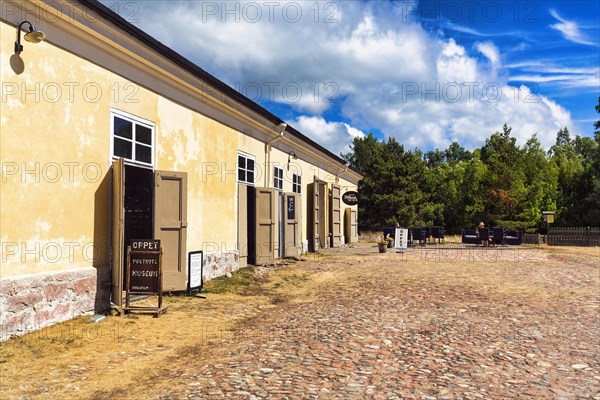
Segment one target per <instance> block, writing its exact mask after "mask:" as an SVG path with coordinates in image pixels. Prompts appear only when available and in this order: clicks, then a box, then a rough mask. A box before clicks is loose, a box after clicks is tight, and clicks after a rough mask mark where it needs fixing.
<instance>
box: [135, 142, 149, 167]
mask: <svg viewBox="0 0 600 400" xmlns="http://www.w3.org/2000/svg"><path fill="white" fill-rule="evenodd" d="M135 160H136V161H141V162H145V163H147V164H151V163H152V148H151V147H148V146H144V145H141V144H136V145H135Z"/></svg>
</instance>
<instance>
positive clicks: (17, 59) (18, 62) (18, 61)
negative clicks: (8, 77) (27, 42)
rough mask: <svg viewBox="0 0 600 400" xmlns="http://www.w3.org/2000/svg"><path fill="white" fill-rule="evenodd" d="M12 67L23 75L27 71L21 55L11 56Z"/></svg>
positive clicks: (15, 71)
mask: <svg viewBox="0 0 600 400" xmlns="http://www.w3.org/2000/svg"><path fill="white" fill-rule="evenodd" d="M10 67H11V68H12V70H13V71H14V73H15V74H17V75H21V74H22V73H23V71H25V63H24V62H23V59H22V58H21V56H20V55H18V54H13V55H12V56H10Z"/></svg>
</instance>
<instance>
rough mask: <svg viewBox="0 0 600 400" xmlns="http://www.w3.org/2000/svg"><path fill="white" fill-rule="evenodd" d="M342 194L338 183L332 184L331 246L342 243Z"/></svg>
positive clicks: (330, 212) (330, 208)
mask: <svg viewBox="0 0 600 400" xmlns="http://www.w3.org/2000/svg"><path fill="white" fill-rule="evenodd" d="M341 206H342V195H341V192H340V187H339V186H338V185H335V184H333V185H331V195H330V198H329V230H330V231H331V235H332V240H333V243H331V246H333V247H340V245H341V244H342V209H341Z"/></svg>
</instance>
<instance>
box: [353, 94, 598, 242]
mask: <svg viewBox="0 0 600 400" xmlns="http://www.w3.org/2000/svg"><path fill="white" fill-rule="evenodd" d="M595 108H596V111H597V112H598V113H600V97H599V98H598V105H597V106H596V107H595ZM594 128H595V131H594V138H593V139H592V138H590V137H580V136H578V135H576V136H575V137H574V138H573V137H571V134H570V133H569V130H568V129H567V128H566V127H565V128H563V129H560V130H559V131H558V132H557V134H556V143H555V144H554V145H553V146H552V147H551V148H550V149H549V150H547V151H546V150H545V149H544V148H543V147H542V146H541V143H540V141H539V140H538V139H537V137H536V135H533V136H531V137H530V138H529V140H527V142H526V143H525V144H524V145H523V146H518V145H517V143H516V138H515V137H513V136H512V135H511V133H512V128H511V127H510V126H508V125H507V124H505V125H504V127H503V128H502V131H501V132H495V133H493V134H492V135H491V136H490V137H488V138H487V139H486V141H485V144H484V145H483V146H482V147H480V148H477V149H475V150H472V151H469V150H466V149H465V148H464V147H462V146H461V145H460V144H459V143H457V142H453V143H452V144H450V146H448V148H447V149H444V150H440V149H435V150H432V151H428V152H422V151H421V150H419V149H415V150H406V149H405V148H404V146H403V145H401V144H400V143H398V142H397V141H396V140H395V139H393V138H390V139H388V140H387V141H379V140H377V138H375V137H374V136H373V134H369V135H368V136H366V137H362V138H359V137H357V138H355V139H354V141H353V144H352V150H351V151H350V152H349V153H347V154H342V157H343V158H344V159H345V160H347V161H348V163H349V164H350V166H351V167H353V168H354V169H356V170H358V171H360V172H361V173H362V174H363V175H364V176H365V178H364V179H363V180H362V181H360V182H359V185H358V187H359V192H360V200H359V214H360V218H359V221H360V226H359V228H360V229H361V230H380V229H381V228H382V227H385V226H393V225H394V224H395V223H396V222H398V223H400V225H401V226H404V227H413V226H434V225H442V226H444V227H445V229H446V231H448V232H452V233H458V232H460V230H461V229H465V228H472V227H474V226H475V225H476V224H477V223H478V222H479V221H484V222H485V223H486V225H487V226H504V227H506V228H509V229H519V230H522V231H525V232H545V231H546V224H545V223H544V222H543V216H542V211H555V212H556V222H555V225H556V226H600V120H599V121H597V122H596V123H595V124H594Z"/></svg>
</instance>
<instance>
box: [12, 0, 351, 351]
mask: <svg viewBox="0 0 600 400" xmlns="http://www.w3.org/2000/svg"><path fill="white" fill-rule="evenodd" d="M18 27H20V28H21V30H18ZM33 27H35V28H33ZM36 29H39V30H40V31H44V32H45V34H46V38H45V40H44V41H42V42H41V43H37V44H33V43H29V42H27V41H25V38H24V35H25V33H26V32H27V31H28V30H29V31H35V30H36ZM0 33H1V35H0V45H1V51H2V58H1V64H0V74H1V80H2V94H1V95H2V99H1V103H0V105H1V111H0V120H1V135H0V136H1V143H0V144H1V146H0V159H1V165H2V171H1V172H2V181H1V183H0V184H1V186H0V188H1V190H0V208H1V220H0V240H1V248H0V256H1V262H2V265H1V270H0V311H1V314H0V323H1V325H2V332H1V337H2V339H6V338H8V337H10V336H12V335H18V334H23V333H26V332H29V331H32V330H35V329H38V328H41V327H44V326H47V325H49V324H52V323H56V322H60V321H63V320H66V319H69V318H72V317H74V316H77V315H80V314H81V313H83V312H88V311H94V310H96V311H100V310H103V309H106V308H108V307H110V306H111V305H112V306H114V307H122V306H123V294H124V290H126V282H127V276H126V273H125V271H126V265H127V256H126V254H127V246H128V244H130V243H131V241H132V240H135V239H140V240H142V239H147V240H150V239H158V240H160V241H161V247H162V250H163V253H162V284H163V286H162V289H163V291H164V292H184V291H186V290H189V289H190V288H191V287H194V286H196V285H197V284H198V277H199V279H200V281H201V282H203V281H205V280H208V279H211V278H214V277H217V276H221V275H224V274H226V273H228V272H232V271H235V270H236V269H238V268H240V267H242V266H245V265H259V264H269V263H273V262H274V260H275V259H278V258H284V257H299V256H300V255H301V254H303V253H306V252H309V251H310V252H312V251H318V250H319V249H320V248H323V247H331V246H333V247H337V246H342V245H345V244H347V243H352V242H353V241H356V240H357V237H358V231H357V226H358V209H357V205H356V204H355V203H353V202H349V204H350V205H348V204H345V203H344V201H343V197H344V195H345V194H346V193H349V194H352V193H355V192H356V191H357V185H358V181H359V180H360V179H361V178H362V176H361V175H360V174H359V173H358V172H357V171H354V170H352V169H351V168H348V166H347V165H345V163H344V160H342V159H341V158H339V157H338V156H336V155H335V154H333V153H331V152H329V151H328V150H326V149H325V148H323V147H322V146H320V145H319V144H318V143H315V142H314V141H312V140H310V139H309V138H307V137H306V136H304V135H303V134H302V133H301V132H298V131H297V130H295V129H294V128H293V127H291V126H287V125H286V124H285V123H284V122H283V121H282V120H281V119H279V118H278V117H277V116H275V115H273V114H271V113H270V112H269V111H267V110H265V109H264V108H262V107H261V106H259V105H258V104H256V103H254V102H253V101H251V100H250V99H248V98H246V97H244V96H243V95H242V94H240V93H239V92H237V91H235V90H234V89H232V88H231V87H229V86H227V85H225V84H224V83H223V82H221V81H219V80H218V79H217V78H215V77H213V76H211V75H210V74H208V73H207V72H205V71H204V70H202V69H201V68H200V67H198V66H196V65H194V64H192V63H191V62H190V61H188V60H186V59H185V58H183V57H182V56H180V55H179V54H177V53H175V52H174V51H173V50H171V49H169V48H167V47H165V46H164V45H162V44H160V43H159V42H157V41H156V40H155V39H153V38H152V37H150V36H149V35H147V34H146V33H144V32H142V31H140V30H139V29H138V28H136V27H135V26H133V25H131V24H129V23H128V22H127V21H126V20H124V19H123V18H121V17H119V16H118V15H116V14H115V13H113V12H112V11H111V10H109V9H108V8H106V7H104V6H103V5H101V4H100V3H98V2H96V1H84V0H81V1H79V2H73V1H52V2H50V1H48V2H40V1H14V2H11V1H3V2H2V17H1V21H0ZM17 34H19V36H22V37H21V38H20V40H21V44H22V46H23V47H22V49H19V48H16V47H15V39H16V38H17ZM354 197H355V196H352V195H351V196H350V198H354ZM192 258H193V259H194V260H201V262H200V270H198V269H197V268H198V263H197V262H193V263H191V262H190V260H191V259H192ZM192 264H193V265H192ZM192 267H193V268H195V270H192ZM192 275H193V276H192Z"/></svg>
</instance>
